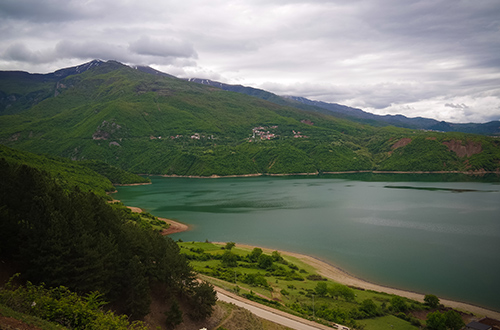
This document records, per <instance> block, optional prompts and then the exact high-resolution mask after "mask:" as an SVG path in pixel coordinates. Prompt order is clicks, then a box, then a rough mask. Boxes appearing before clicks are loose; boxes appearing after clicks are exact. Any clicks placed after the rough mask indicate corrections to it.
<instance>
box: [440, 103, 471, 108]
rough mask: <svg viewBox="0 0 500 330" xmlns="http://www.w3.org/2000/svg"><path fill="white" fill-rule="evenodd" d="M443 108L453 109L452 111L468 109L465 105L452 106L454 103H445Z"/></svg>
mask: <svg viewBox="0 0 500 330" xmlns="http://www.w3.org/2000/svg"><path fill="white" fill-rule="evenodd" d="M444 106H445V107H448V108H454V109H468V108H469V107H468V106H466V105H465V104H463V103H462V104H454V103H445V105H444Z"/></svg>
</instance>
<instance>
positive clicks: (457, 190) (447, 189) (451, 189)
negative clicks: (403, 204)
mask: <svg viewBox="0 0 500 330" xmlns="http://www.w3.org/2000/svg"><path fill="white" fill-rule="evenodd" d="M384 188H392V189H415V190H429V191H438V190H441V191H451V192H454V193H462V192H498V190H476V189H460V188H439V187H412V186H384Z"/></svg>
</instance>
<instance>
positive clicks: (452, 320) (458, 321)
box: [444, 310, 465, 330]
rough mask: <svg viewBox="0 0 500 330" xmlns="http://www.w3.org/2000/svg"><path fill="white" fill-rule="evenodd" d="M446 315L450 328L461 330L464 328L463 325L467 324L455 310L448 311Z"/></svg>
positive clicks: (447, 324)
mask: <svg viewBox="0 0 500 330" xmlns="http://www.w3.org/2000/svg"><path fill="white" fill-rule="evenodd" d="M444 315H445V317H446V321H445V323H446V326H447V327H448V328H449V329H452V330H459V329H462V327H463V326H464V325H465V323H464V320H462V317H461V316H460V314H458V313H457V312H455V311H453V310H450V311H447V312H446V313H445V314H444Z"/></svg>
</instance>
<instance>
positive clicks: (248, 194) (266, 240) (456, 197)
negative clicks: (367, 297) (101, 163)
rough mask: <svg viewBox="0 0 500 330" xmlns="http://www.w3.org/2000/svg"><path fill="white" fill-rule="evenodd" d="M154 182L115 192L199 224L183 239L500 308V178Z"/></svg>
mask: <svg viewBox="0 0 500 330" xmlns="http://www.w3.org/2000/svg"><path fill="white" fill-rule="evenodd" d="M496 178H498V177H496ZM151 180H152V182H153V184H152V185H146V186H128V187H118V192H117V193H116V194H114V195H113V197H114V198H116V199H119V200H121V201H122V202H123V203H124V204H125V205H130V206H137V207H141V208H143V209H145V210H146V211H148V212H150V213H152V214H153V215H156V216H159V217H165V218H171V219H177V220H179V221H181V222H184V223H187V224H190V225H192V226H193V229H192V230H191V231H189V232H184V233H178V234H174V235H172V236H171V237H172V238H173V239H174V240H177V239H182V240H183V241H192V240H194V241H205V240H210V241H221V242H228V241H234V242H237V243H242V244H250V245H257V246H262V247H268V248H272V249H280V250H287V251H291V252H297V253H302V254H307V255H311V256H315V257H318V258H320V259H322V260H324V261H327V262H330V263H333V264H335V265H337V266H339V267H340V268H342V269H344V270H346V271H347V272H349V273H351V274H353V275H355V276H357V277H360V278H362V279H365V280H368V281H371V282H374V283H377V284H382V285H386V286H390V287H396V288H400V289H406V290H411V291H415V292H419V293H423V294H435V295H438V296H439V297H442V298H447V299H452V300H457V301H462V302H467V303H471V304H475V305H479V306H483V307H487V308H490V309H494V310H497V311H500V280H499V279H500V276H499V274H500V184H499V183H498V182H496V183H488V182H474V180H473V179H472V178H470V177H466V176H452V175H413V176H408V175H399V176H398V175H373V174H365V175H342V176H328V177H298V176H290V177H268V176H266V177H251V178H218V179H193V178H163V177H152V178H151ZM480 180H481V179H479V180H478V181H480ZM482 180H483V181H487V180H486V179H482Z"/></svg>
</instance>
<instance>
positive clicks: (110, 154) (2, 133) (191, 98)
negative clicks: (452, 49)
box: [0, 61, 500, 176]
mask: <svg viewBox="0 0 500 330" xmlns="http://www.w3.org/2000/svg"><path fill="white" fill-rule="evenodd" d="M91 63H93V62H91ZM97 64H98V65H97ZM97 64H96V65H89V64H87V66H86V68H87V69H86V70H84V71H82V70H80V71H82V72H81V73H76V71H78V70H71V69H66V71H64V72H65V74H64V75H59V76H56V75H54V74H52V75H50V77H49V75H47V77H46V79H45V80H44V79H42V78H43V76H44V75H41V76H42V77H40V75H33V81H31V80H30V79H29V76H30V75H28V76H26V74H24V75H18V76H20V77H21V78H22V81H21V78H16V77H17V76H16V75H12V74H10V75H9V74H6V73H1V72H0V89H1V90H0V93H2V95H4V97H3V99H4V100H11V101H9V102H10V103H8V102H7V101H5V102H7V103H8V104H7V103H5V102H4V103H3V106H4V108H3V109H1V110H2V111H0V113H2V114H4V115H2V116H0V143H1V144H4V145H7V146H9V147H13V148H17V149H22V150H27V151H31V152H36V153H47V154H53V155H57V156H62V157H66V158H70V159H74V160H99V161H101V162H104V163H107V164H110V165H114V166H117V167H119V168H122V169H125V170H128V171H132V172H134V173H144V174H176V175H200V176H210V175H241V174H251V173H264V174H265V173H269V174H279V173H323V172H337V171H353V170H388V171H465V170H473V171H474V170H486V171H495V170H497V169H498V168H500V146H499V145H500V142H499V140H498V139H494V138H490V137H485V136H475V135H467V134H461V133H451V134H448V133H446V134H445V133H436V132H423V131H418V130H406V129H398V128H394V127H392V128H391V127H386V128H377V127H373V126H369V125H361V124H359V123H354V122H350V121H348V120H344V119H339V118H335V117H333V116H330V115H326V114H322V113H320V112H311V111H304V110H300V109H297V108H293V107H287V106H282V105H278V104H275V103H271V102H268V101H265V100H262V99H259V98H256V97H252V96H248V95H244V94H240V93H235V92H228V91H223V90H220V89H218V88H214V87H211V86H206V85H201V84H197V83H192V82H188V81H183V80H180V79H177V78H173V77H168V76H158V75H153V74H149V73H146V72H141V71H138V70H135V69H132V68H130V67H128V66H125V65H123V64H120V63H117V62H113V61H109V62H98V63H97ZM83 66H84V65H82V67H83ZM57 77H59V78H57ZM35 78H36V79H35ZM49 78H50V79H49ZM58 79H59V80H58ZM33 93H35V94H36V93H39V94H40V95H42V94H43V95H44V97H39V99H36V100H34V99H33V98H31V99H30V100H31V103H27V101H25V100H27V99H29V97H28V96H27V95H28V94H29V95H32V94H33ZM16 100H18V101H16ZM21 100H24V101H22V102H21ZM17 102H19V103H17ZM23 102H24V103H23ZM27 104H28V105H29V106H27ZM8 109H10V110H8ZM13 109H15V111H14V110H13ZM7 113H11V114H7ZM401 139H404V140H403V141H411V142H410V143H408V144H404V145H399V144H401V143H399V144H398V141H400V140H401ZM443 143H445V144H443ZM447 144H448V145H450V146H451V147H448V146H447ZM460 145H461V146H463V148H465V149H467V150H469V149H471V150H472V149H473V150H472V152H469V151H467V152H465V153H463V152H461V151H460V150H461V148H460ZM471 145H473V147H470V146H471Z"/></svg>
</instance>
